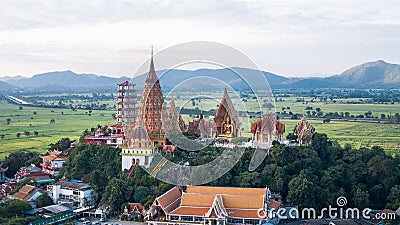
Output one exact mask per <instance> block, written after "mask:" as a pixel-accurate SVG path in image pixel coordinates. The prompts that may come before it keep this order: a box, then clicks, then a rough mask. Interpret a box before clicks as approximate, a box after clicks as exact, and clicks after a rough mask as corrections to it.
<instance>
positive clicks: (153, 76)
mask: <svg viewBox="0 0 400 225" xmlns="http://www.w3.org/2000/svg"><path fill="white" fill-rule="evenodd" d="M147 79H151V80H153V79H155V80H157V79H158V78H157V75H156V70H155V69H154V53H153V46H151V59H150V70H149V74H148V76H147Z"/></svg>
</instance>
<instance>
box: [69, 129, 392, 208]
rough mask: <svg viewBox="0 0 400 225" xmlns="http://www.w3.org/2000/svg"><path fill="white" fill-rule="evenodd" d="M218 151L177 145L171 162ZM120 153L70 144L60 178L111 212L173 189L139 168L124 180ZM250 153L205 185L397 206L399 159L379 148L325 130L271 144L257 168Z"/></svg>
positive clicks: (315, 201) (200, 159)
mask: <svg viewBox="0 0 400 225" xmlns="http://www.w3.org/2000/svg"><path fill="white" fill-rule="evenodd" d="M222 151H223V149H221V148H216V147H207V148H205V149H203V150H202V151H200V152H199V153H197V154H194V155H193V153H190V154H189V153H188V152H186V151H182V150H179V149H178V150H176V151H175V156H174V157H172V158H170V160H172V161H174V162H177V163H182V162H189V164H190V165H200V164H204V163H207V162H209V161H211V160H213V159H215V158H216V157H218V156H219V155H220V154H221V152H222ZM119 152H120V150H119V149H115V148H111V147H109V146H101V147H97V146H91V145H80V146H78V147H75V148H73V149H71V150H70V152H69V154H70V157H69V159H68V161H67V162H66V165H65V170H64V171H62V173H63V174H62V176H66V177H67V178H70V179H82V180H84V181H85V182H89V183H90V184H91V185H92V187H93V188H94V190H95V191H96V193H97V197H98V198H97V203H99V204H105V205H110V206H111V208H112V210H113V211H114V212H116V213H118V212H121V210H123V208H121V206H123V205H124V203H127V202H140V203H142V204H144V205H145V207H147V206H149V205H150V204H151V203H152V201H153V200H154V198H155V197H156V196H159V195H160V194H162V193H164V192H165V191H167V190H168V189H170V188H171V187H172V186H171V185H169V184H166V183H163V182H161V181H158V180H156V179H154V178H153V177H151V176H149V175H148V174H147V173H146V172H145V171H144V170H143V169H141V168H140V167H137V168H136V169H135V171H134V173H133V175H132V176H131V178H129V179H128V178H127V172H128V171H121V170H120V168H121V156H120V154H119ZM253 153H254V149H251V148H247V149H246V150H245V151H244V154H243V155H242V157H241V159H240V160H239V162H238V163H237V164H236V165H235V166H234V167H233V168H232V169H231V170H230V171H229V172H227V173H226V174H225V175H223V176H222V177H220V178H218V179H217V180H215V181H212V182H211V183H208V184H207V185H212V186H233V187H260V188H265V187H266V186H268V187H270V188H271V189H272V190H273V191H274V192H278V193H280V194H281V195H282V197H283V198H284V200H285V201H286V202H288V203H293V204H296V205H298V206H300V207H315V208H322V207H327V206H328V205H335V204H336V199H337V198H338V197H339V196H344V197H346V198H347V200H348V206H349V207H359V208H363V207H369V208H373V209H383V208H385V207H387V208H391V209H397V208H398V207H400V171H399V170H400V168H399V167H400V157H399V155H397V156H396V157H392V156H389V155H387V154H385V152H384V151H383V149H382V148H380V147H373V148H371V149H368V148H362V149H359V150H355V149H352V148H351V147H350V146H345V147H344V148H343V147H341V146H339V145H338V144H337V143H336V142H332V141H330V140H329V139H328V137H327V136H326V135H325V134H319V133H316V134H314V137H313V143H312V145H310V146H286V145H281V144H279V143H275V144H274V146H273V147H272V150H271V154H270V156H269V157H267V158H266V159H265V160H264V161H263V163H262V164H261V165H260V166H259V167H258V168H257V169H256V170H254V171H249V170H248V168H249V163H250V160H251V157H252V155H253Z"/></svg>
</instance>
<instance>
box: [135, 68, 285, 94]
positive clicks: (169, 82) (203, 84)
mask: <svg viewBox="0 0 400 225" xmlns="http://www.w3.org/2000/svg"><path fill="white" fill-rule="evenodd" d="M262 73H263V75H264V77H265V78H266V79H267V81H268V82H269V84H270V85H271V86H272V87H277V86H279V85H280V84H281V83H283V82H285V81H287V80H289V78H286V77H282V76H278V75H275V74H272V73H269V72H262ZM238 74H239V75H238ZM157 75H158V76H159V79H160V84H161V87H162V88H163V89H167V90H168V89H171V88H173V87H174V86H176V85H177V84H180V83H181V82H183V81H185V80H188V79H190V78H196V77H201V76H206V77H210V78H215V79H218V80H221V81H222V82H225V83H226V84H227V86H228V85H229V86H231V87H232V88H234V89H236V90H241V89H247V87H248V86H247V84H246V82H245V81H244V80H243V79H242V78H241V76H242V77H243V78H244V79H246V81H248V82H250V83H252V84H255V85H253V88H256V89H263V88H265V87H264V83H262V82H260V81H259V80H257V79H259V75H260V71H258V70H253V69H247V68H224V69H198V70H194V71H193V70H176V69H175V70H170V71H165V70H161V71H157ZM146 76H147V74H142V75H139V76H136V77H134V78H133V79H132V81H133V82H134V83H136V84H138V89H141V88H142V87H143V83H144V80H145V79H146ZM189 84H190V86H185V84H184V83H183V84H182V87H183V88H185V89H196V90H210V89H212V88H213V87H221V83H220V82H210V79H197V80H196V85H195V86H193V82H189Z"/></svg>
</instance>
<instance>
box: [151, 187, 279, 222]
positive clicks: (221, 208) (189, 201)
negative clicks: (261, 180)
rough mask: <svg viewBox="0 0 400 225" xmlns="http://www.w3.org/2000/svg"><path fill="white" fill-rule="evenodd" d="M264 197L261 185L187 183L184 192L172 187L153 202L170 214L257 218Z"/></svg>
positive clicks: (262, 205)
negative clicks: (192, 184)
mask: <svg viewBox="0 0 400 225" xmlns="http://www.w3.org/2000/svg"><path fill="white" fill-rule="evenodd" d="M265 198H266V189H264V188H233V187H210V186H189V187H187V188H186V191H184V192H182V191H181V188H179V187H174V188H173V189H171V190H170V191H168V192H167V193H165V194H164V195H162V196H160V197H158V198H157V199H156V201H155V202H157V203H158V205H159V206H161V207H162V208H163V209H165V208H168V210H165V211H166V213H169V214H170V215H186V216H204V217H212V216H213V215H214V213H215V215H216V216H217V217H232V218H252V219H259V217H258V213H257V212H258V210H259V209H260V208H263V207H264V205H265ZM153 206H154V204H153ZM278 207H279V206H278Z"/></svg>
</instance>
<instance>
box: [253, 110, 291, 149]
mask: <svg viewBox="0 0 400 225" xmlns="http://www.w3.org/2000/svg"><path fill="white" fill-rule="evenodd" d="M251 133H252V134H253V138H252V140H253V144H255V145H267V146H271V145H272V142H273V141H279V142H283V141H284V133H285V124H284V123H282V122H280V121H278V120H277V119H276V118H275V117H274V116H273V115H271V114H270V113H266V114H265V115H264V116H263V117H262V118H261V119H259V120H257V121H255V122H254V123H252V124H251Z"/></svg>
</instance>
